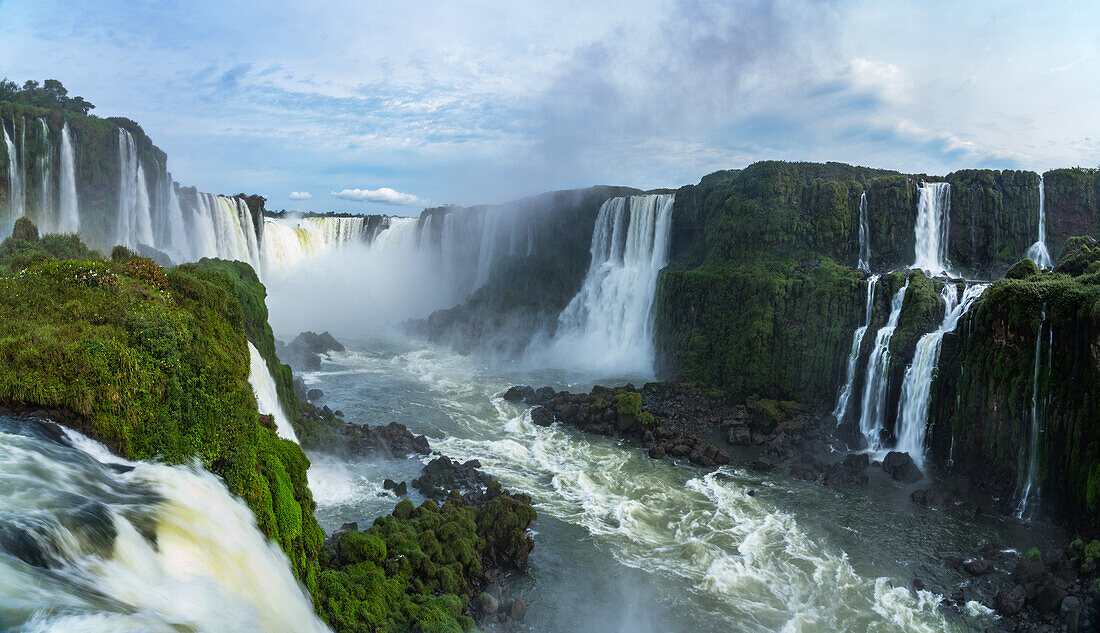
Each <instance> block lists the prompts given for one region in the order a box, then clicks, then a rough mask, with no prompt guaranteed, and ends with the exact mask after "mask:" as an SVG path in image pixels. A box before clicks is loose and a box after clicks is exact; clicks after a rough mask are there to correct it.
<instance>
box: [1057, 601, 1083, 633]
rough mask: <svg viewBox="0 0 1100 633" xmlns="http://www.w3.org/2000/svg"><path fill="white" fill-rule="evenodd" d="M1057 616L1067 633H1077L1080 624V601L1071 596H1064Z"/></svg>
mask: <svg viewBox="0 0 1100 633" xmlns="http://www.w3.org/2000/svg"><path fill="white" fill-rule="evenodd" d="M1059 615H1060V616H1061V617H1062V622H1065V624H1066V630H1067V631H1069V633H1077V631H1078V629H1079V628H1080V623H1081V601H1080V600H1079V599H1077V598H1075V597H1073V596H1066V597H1065V599H1063V600H1062V606H1061V609H1060V613H1059Z"/></svg>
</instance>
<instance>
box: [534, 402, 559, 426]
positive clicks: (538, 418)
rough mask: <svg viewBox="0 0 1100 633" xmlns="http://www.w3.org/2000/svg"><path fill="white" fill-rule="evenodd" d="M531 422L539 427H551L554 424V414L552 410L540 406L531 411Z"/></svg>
mask: <svg viewBox="0 0 1100 633" xmlns="http://www.w3.org/2000/svg"><path fill="white" fill-rule="evenodd" d="M531 422H533V423H535V424H537V425H538V426H550V425H551V424H553V423H554V414H553V413H551V412H550V409H547V408H546V407H544V406H542V405H539V406H537V407H535V408H534V409H531Z"/></svg>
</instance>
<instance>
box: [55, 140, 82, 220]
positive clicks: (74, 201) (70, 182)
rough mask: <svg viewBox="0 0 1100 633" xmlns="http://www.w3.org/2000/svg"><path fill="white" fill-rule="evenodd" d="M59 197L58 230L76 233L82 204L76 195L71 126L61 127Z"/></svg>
mask: <svg viewBox="0 0 1100 633" xmlns="http://www.w3.org/2000/svg"><path fill="white" fill-rule="evenodd" d="M59 187H60V195H59V196H58V216H59V219H58V223H57V229H58V231H60V232H62V233H76V232H77V231H79V230H80V202H79V199H78V197H77V194H76V160H75V158H74V152H73V137H72V134H71V133H70V132H69V124H68V123H67V122H66V123H65V125H63V126H61V182H60V184H59Z"/></svg>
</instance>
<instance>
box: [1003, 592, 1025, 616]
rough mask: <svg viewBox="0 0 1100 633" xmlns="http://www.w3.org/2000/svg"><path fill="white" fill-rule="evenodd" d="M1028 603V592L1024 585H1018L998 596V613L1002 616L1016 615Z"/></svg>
mask: <svg viewBox="0 0 1100 633" xmlns="http://www.w3.org/2000/svg"><path fill="white" fill-rule="evenodd" d="M1026 602H1027V590H1026V589H1024V588H1023V586H1022V585H1016V586H1015V587H1011V588H1009V589H1005V590H1004V591H1001V592H1000V593H998V594H997V600H996V604H997V611H1000V612H1001V615H1016V614H1017V613H1019V612H1020V611H1021V610H1022V609H1023V608H1024V604H1025V603H1026Z"/></svg>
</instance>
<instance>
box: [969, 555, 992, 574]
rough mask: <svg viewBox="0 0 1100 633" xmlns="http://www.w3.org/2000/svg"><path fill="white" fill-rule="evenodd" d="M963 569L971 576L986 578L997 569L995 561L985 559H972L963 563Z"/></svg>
mask: <svg viewBox="0 0 1100 633" xmlns="http://www.w3.org/2000/svg"><path fill="white" fill-rule="evenodd" d="M962 568H963V569H964V570H965V571H966V573H968V574H970V575H971V576H984V575H986V574H988V573H991V572H993V570H994V569H996V567H994V565H993V561H991V560H987V559H984V558H972V559H970V560H968V561H966V562H965V563H963V564H962Z"/></svg>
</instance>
